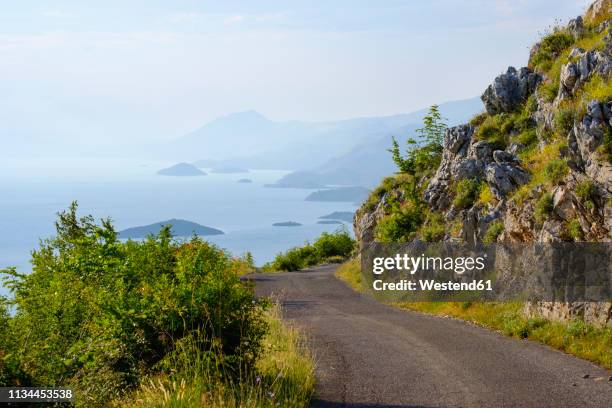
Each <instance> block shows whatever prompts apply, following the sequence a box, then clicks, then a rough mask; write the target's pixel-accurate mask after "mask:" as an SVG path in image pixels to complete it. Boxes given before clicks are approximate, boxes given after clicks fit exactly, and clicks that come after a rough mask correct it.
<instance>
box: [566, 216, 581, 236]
mask: <svg viewBox="0 0 612 408" xmlns="http://www.w3.org/2000/svg"><path fill="white" fill-rule="evenodd" d="M567 233H568V235H569V237H570V238H571V239H572V240H573V241H581V240H582V238H583V234H582V227H581V226H580V222H579V221H578V220H576V219H573V220H571V221H570V222H568V223H567Z"/></svg>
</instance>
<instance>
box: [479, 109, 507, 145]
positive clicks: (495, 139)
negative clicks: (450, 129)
mask: <svg viewBox="0 0 612 408" xmlns="http://www.w3.org/2000/svg"><path fill="white" fill-rule="evenodd" d="M504 119H505V116H504V114H498V115H494V116H488V117H487V118H486V119H485V121H484V122H483V123H482V124H481V125H480V126H478V127H477V128H476V131H475V132H474V137H475V138H476V139H478V140H485V141H487V142H488V143H489V144H491V145H492V146H493V148H494V149H500V150H503V149H505V148H506V138H505V137H504V133H503V132H502V130H501V127H502V124H503V122H504Z"/></svg>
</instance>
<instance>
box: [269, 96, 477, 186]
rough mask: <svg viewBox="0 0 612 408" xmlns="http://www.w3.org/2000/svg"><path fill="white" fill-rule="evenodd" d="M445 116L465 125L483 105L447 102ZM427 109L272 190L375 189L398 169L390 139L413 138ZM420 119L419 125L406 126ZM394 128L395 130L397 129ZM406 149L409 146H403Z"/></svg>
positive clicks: (395, 119)
mask: <svg viewBox="0 0 612 408" xmlns="http://www.w3.org/2000/svg"><path fill="white" fill-rule="evenodd" d="M440 111H441V113H442V116H444V117H445V118H447V123H448V124H449V126H453V125H456V124H459V123H464V122H466V121H467V120H468V119H470V118H471V117H472V116H474V115H475V114H476V113H478V112H480V111H482V102H481V101H480V99H478V98H474V99H467V100H464V101H455V102H448V103H444V104H441V105H440ZM426 113H427V109H424V110H421V111H418V112H414V113H412V114H408V115H398V116H394V117H388V118H386V119H385V122H386V126H388V128H392V129H393V128H394V129H395V131H394V132H391V131H387V132H382V133H383V135H382V136H379V137H378V138H375V139H372V140H369V141H367V142H365V143H361V144H353V145H352V147H351V149H350V150H349V151H347V152H346V153H344V154H340V155H337V156H335V157H332V158H330V159H329V160H327V161H326V162H324V163H322V164H320V165H313V166H310V167H304V168H303V169H302V170H298V171H295V172H292V173H289V174H288V175H286V176H284V177H283V178H281V179H280V180H278V182H276V183H275V184H273V185H271V186H273V187H293V188H320V187H323V186H326V185H345V186H365V187H374V186H376V185H378V183H379V182H380V180H381V179H382V178H383V177H385V176H388V175H390V174H392V173H393V172H395V171H396V170H397V169H396V168H395V165H394V163H393V161H392V160H391V154H390V153H389V152H388V151H387V149H389V148H390V147H391V136H395V137H396V138H397V139H398V141H399V142H400V144H403V143H404V142H405V141H406V139H407V138H408V136H414V135H415V131H416V129H418V128H420V127H421V126H422V124H421V123H420V121H421V120H422V118H423V116H424V115H425V114H426ZM408 118H410V120H414V119H415V118H416V119H418V121H419V123H408V124H405V122H406V121H407V120H408ZM394 126H395V127H394ZM404 146H406V145H405V144H404Z"/></svg>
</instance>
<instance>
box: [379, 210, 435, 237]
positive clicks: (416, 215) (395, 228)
mask: <svg viewBox="0 0 612 408" xmlns="http://www.w3.org/2000/svg"><path fill="white" fill-rule="evenodd" d="M423 218H424V217H423V210H422V208H421V207H420V206H417V205H414V204H412V203H410V204H406V205H404V206H403V207H402V208H401V209H400V210H399V211H397V212H394V213H392V214H390V215H387V216H385V217H384V218H383V219H381V220H380V222H379V223H378V224H377V225H376V228H375V231H374V235H375V237H376V240H377V241H380V242H407V241H409V240H411V239H412V238H414V235H415V233H416V231H417V230H418V229H419V227H420V226H421V224H423Z"/></svg>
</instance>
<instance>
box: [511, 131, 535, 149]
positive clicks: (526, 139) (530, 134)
mask: <svg viewBox="0 0 612 408" xmlns="http://www.w3.org/2000/svg"><path fill="white" fill-rule="evenodd" d="M516 140H517V141H518V142H519V143H520V144H522V145H523V146H525V147H530V146H533V145H535V144H536V143H537V142H538V135H537V132H536V130H535V129H528V130H525V131H523V132H521V133H520V134H519V135H518V136H517V137H516Z"/></svg>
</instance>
